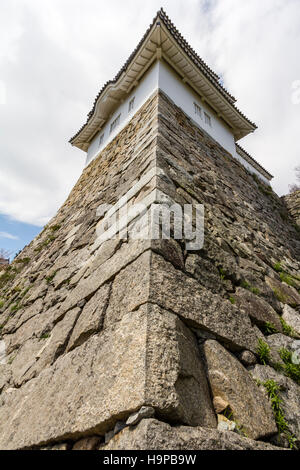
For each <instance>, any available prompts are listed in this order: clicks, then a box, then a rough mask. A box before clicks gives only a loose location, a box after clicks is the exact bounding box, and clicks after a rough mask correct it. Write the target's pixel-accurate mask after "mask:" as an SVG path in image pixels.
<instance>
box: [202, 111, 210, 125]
mask: <svg viewBox="0 0 300 470" xmlns="http://www.w3.org/2000/svg"><path fill="white" fill-rule="evenodd" d="M204 121H205V124H207V125H208V126H210V127H211V117H210V116H209V115H208V114H207V113H204Z"/></svg>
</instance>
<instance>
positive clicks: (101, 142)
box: [99, 132, 104, 147]
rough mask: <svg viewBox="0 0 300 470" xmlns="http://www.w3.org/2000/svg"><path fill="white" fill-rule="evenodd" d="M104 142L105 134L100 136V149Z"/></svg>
mask: <svg viewBox="0 0 300 470" xmlns="http://www.w3.org/2000/svg"><path fill="white" fill-rule="evenodd" d="M103 140H104V132H103V134H101V135H100V138H99V147H101V145H102V144H103Z"/></svg>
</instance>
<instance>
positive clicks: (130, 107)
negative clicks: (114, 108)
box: [128, 96, 135, 113]
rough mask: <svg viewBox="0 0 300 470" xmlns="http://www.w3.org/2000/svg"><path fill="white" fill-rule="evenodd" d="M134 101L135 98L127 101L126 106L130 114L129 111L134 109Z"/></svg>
mask: <svg viewBox="0 0 300 470" xmlns="http://www.w3.org/2000/svg"><path fill="white" fill-rule="evenodd" d="M134 100H135V96H134V97H133V98H132V99H131V100H130V101H129V105H128V112H129V113H130V111H132V110H133V108H134Z"/></svg>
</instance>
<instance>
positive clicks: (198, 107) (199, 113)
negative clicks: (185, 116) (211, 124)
mask: <svg viewBox="0 0 300 470" xmlns="http://www.w3.org/2000/svg"><path fill="white" fill-rule="evenodd" d="M194 109H195V114H196V115H197V116H199V117H200V118H201V119H202V109H201V108H200V106H199V105H198V104H197V103H194Z"/></svg>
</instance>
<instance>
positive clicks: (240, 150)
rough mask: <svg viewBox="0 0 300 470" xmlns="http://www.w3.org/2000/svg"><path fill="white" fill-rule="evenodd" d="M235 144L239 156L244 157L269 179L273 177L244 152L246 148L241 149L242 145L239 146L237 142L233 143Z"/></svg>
mask: <svg viewBox="0 0 300 470" xmlns="http://www.w3.org/2000/svg"><path fill="white" fill-rule="evenodd" d="M235 145H236V149H237V152H238V154H239V155H241V157H243V158H246V160H247V161H248V163H250V165H253V166H254V168H256V169H257V170H258V171H259V172H261V174H262V175H264V176H265V177H266V178H267V179H268V180H269V181H271V179H273V178H274V176H273V175H271V173H269V172H268V171H267V170H266V169H265V168H264V167H263V166H261V165H260V163H258V162H257V161H256V160H255V159H254V158H253V157H252V156H251V155H250V154H249V153H248V152H246V150H245V149H243V147H241V146H240V145H239V144H237V143H235Z"/></svg>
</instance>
